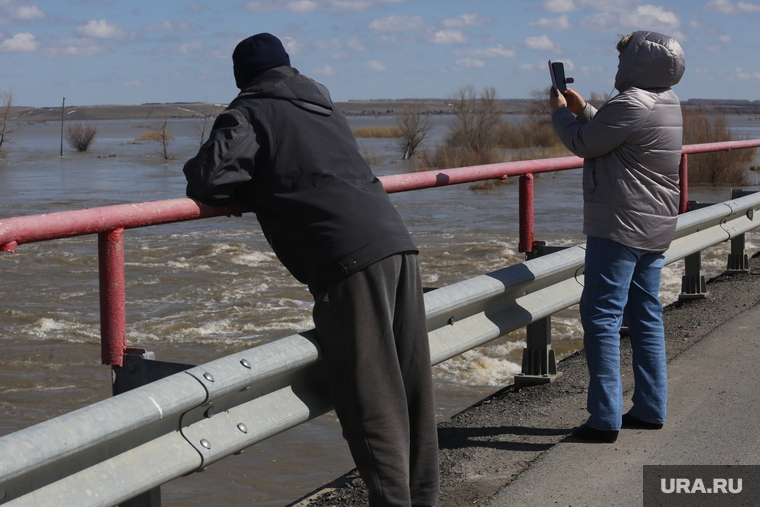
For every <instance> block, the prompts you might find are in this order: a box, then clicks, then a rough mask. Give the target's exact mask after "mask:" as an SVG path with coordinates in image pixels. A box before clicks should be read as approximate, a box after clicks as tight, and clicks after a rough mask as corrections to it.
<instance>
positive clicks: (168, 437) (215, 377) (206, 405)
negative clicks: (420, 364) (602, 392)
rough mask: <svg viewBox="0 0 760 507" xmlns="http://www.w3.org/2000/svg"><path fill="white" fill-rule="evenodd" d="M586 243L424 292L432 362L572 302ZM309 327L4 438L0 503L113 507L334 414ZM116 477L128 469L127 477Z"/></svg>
mask: <svg viewBox="0 0 760 507" xmlns="http://www.w3.org/2000/svg"><path fill="white" fill-rule="evenodd" d="M758 208H760V193H757V194H752V195H748V196H746V197H741V198H738V199H735V200H731V201H727V202H724V203H720V204H715V205H712V206H709V207H706V208H702V209H699V210H696V211H692V212H689V213H686V214H684V215H681V216H680V217H679V219H678V228H677V232H676V239H675V240H674V241H673V243H672V245H671V247H670V249H669V250H668V251H667V252H666V262H667V263H671V262H674V261H677V260H679V259H682V258H684V257H687V256H689V255H692V254H694V253H696V252H699V251H701V250H702V249H704V248H707V247H709V246H712V245H714V244H716V243H720V242H723V241H727V240H730V239H733V238H735V237H737V236H739V235H741V234H744V233H745V232H748V231H750V230H753V229H755V228H756V227H758V226H760V221H756V220H754V214H755V210H757V209H758ZM583 250H584V248H583V245H580V246H575V247H572V248H569V249H567V250H563V251H561V252H556V253H553V254H549V255H545V256H542V257H539V258H536V259H531V260H528V261H525V262H523V263H521V264H517V265H514V266H509V267H506V268H504V269H501V270H498V271H495V272H493V273H489V274H487V275H481V276H478V277H475V278H472V279H469V280H465V281H462V282H459V283H457V284H454V285H451V286H447V287H443V288H441V289H437V290H435V291H432V292H429V293H427V294H425V306H426V311H427V319H428V326H429V337H430V344H431V361H432V363H433V364H437V363H440V362H442V361H445V360H447V359H450V358H452V357H455V356H456V355H458V354H460V353H462V352H464V351H466V350H469V349H472V348H474V347H477V346H479V345H482V344H485V343H487V342H489V341H491V340H493V339H495V338H497V337H499V336H502V335H503V334H505V333H508V332H510V331H513V330H516V329H519V328H521V327H525V326H526V325H527V324H530V323H531V322H534V321H536V320H538V319H541V318H543V317H546V316H549V315H551V314H553V313H555V312H557V311H559V310H562V309H564V308H567V307H569V306H572V305H574V304H576V303H577V302H578V301H579V299H580V294H581V290H582V283H583V281H582V271H583V258H584V251H583ZM321 367H322V362H321V361H320V350H319V346H318V343H317V341H316V338H315V334H314V331H313V330H312V331H309V332H306V333H302V334H299V335H293V336H290V337H287V338H283V339H281V340H277V341H275V342H272V343H269V344H265V345H261V346H258V347H255V348H252V349H249V350H247V351H243V352H240V353H236V354H233V355H231V356H227V357H225V358H222V359H218V360H216V361H212V362H210V363H206V364H204V365H201V366H197V367H194V368H191V369H189V370H186V371H184V372H182V373H177V374H175V375H172V376H169V377H166V378H164V379H161V380H157V381H155V382H153V383H151V384H148V385H145V386H143V387H139V388H136V389H133V390H131V391H129V392H126V393H124V394H121V395H118V396H115V397H113V398H110V399H107V400H104V401H101V402H98V403H95V404H93V405H91V406H89V407H85V408H82V409H79V410H76V411H74V412H71V413H69V414H65V415H63V416H60V417H57V418H55V419H51V420H49V421H46V422H43V423H40V424H38V425H36V426H32V427H30V428H27V429H24V430H21V431H18V432H16V433H13V434H11V435H7V436H4V437H1V438H0V457H1V459H0V505H3V507H5V506H13V507H27V506H29V507H32V506H34V507H45V506H50V507H53V506H55V507H59V506H61V505H77V506H82V507H88V506H92V507H94V506H111V505H116V504H118V503H120V502H123V501H125V500H127V499H129V498H131V497H133V496H135V495H137V494H139V493H141V492H145V491H149V490H151V489H152V488H154V487H156V486H159V485H160V484H163V483H165V482H168V481H169V480H171V479H173V478H177V477H180V476H183V475H186V474H189V473H192V472H194V471H199V470H202V469H203V468H205V467H206V466H208V465H209V464H211V463H213V462H215V461H217V460H219V459H221V458H223V457H225V456H227V455H230V454H234V453H236V452H238V451H240V450H242V449H244V448H245V447H248V446H250V445H252V444H254V443H256V442H259V441H261V440H263V439H265V438H267V437H269V436H272V435H274V434H277V433H279V432H281V431H284V430H286V429H289V428H292V427H294V426H296V425H298V424H300V423H302V422H305V421H307V420H309V419H312V418H314V417H317V416H318V415H320V414H323V413H325V412H326V411H328V410H329V409H330V403H329V399H328V396H327V394H326V389H325V388H324V387H323V386H324V382H323V374H322V371H321ZM124 470H129V473H128V474H125V473H124Z"/></svg>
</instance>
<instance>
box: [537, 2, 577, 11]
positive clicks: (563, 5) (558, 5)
mask: <svg viewBox="0 0 760 507" xmlns="http://www.w3.org/2000/svg"><path fill="white" fill-rule="evenodd" d="M544 9H546V10H547V11H549V12H571V11H577V10H578V9H579V8H578V6H576V5H575V2H574V1H573V0H544Z"/></svg>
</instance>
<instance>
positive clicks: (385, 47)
mask: <svg viewBox="0 0 760 507" xmlns="http://www.w3.org/2000/svg"><path fill="white" fill-rule="evenodd" d="M634 30H653V31H658V32H662V33H665V34H668V35H673V36H674V37H676V38H677V39H678V40H679V41H680V42H681V45H682V46H683V48H684V50H685V52H686V67H687V70H686V74H685V76H684V78H683V80H682V81H681V84H679V85H678V86H677V87H676V92H677V93H678V95H679V97H681V99H689V98H724V99H749V100H756V99H760V93H758V90H760V57H759V54H760V51H758V50H759V49H760V36H759V35H758V31H760V1H754V2H752V1H734V0H709V1H708V0H663V1H660V0H652V3H647V1H646V0H643V1H638V0H544V1H528V0H510V1H469V0H435V1H432V0H428V1H422V0H251V1H241V0H238V1H226V0H215V1H213V2H212V1H197V2H192V1H186V2H183V1H177V0H154V1H152V2H147V1H144V0H129V1H126V0H122V1H116V0H37V1H35V0H28V1H27V0H0V90H7V89H8V88H11V89H13V91H14V92H15V96H16V104H18V105H26V106H36V107H41V106H54V105H60V103H61V99H62V98H63V97H66V104H67V105H69V104H70V105H97V104H141V103H145V102H193V101H207V102H229V101H230V100H231V99H232V98H233V97H234V95H235V94H236V93H237V89H236V88H235V86H234V79H233V75H232V63H231V54H232V50H233V49H234V47H235V45H236V44H237V43H238V42H239V41H240V40H242V39H244V38H245V37H247V36H249V35H252V34H255V33H259V32H270V33H272V34H274V35H276V36H278V37H280V38H281V40H282V41H283V43H284V44H285V46H286V49H287V50H288V52H289V53H290V56H291V63H292V65H293V66H294V67H296V68H297V69H299V71H301V72H302V73H303V74H306V75H308V76H310V77H313V78H314V79H316V80H317V81H320V82H321V83H323V84H325V85H326V86H327V87H328V88H329V89H330V90H331V93H332V96H333V100H335V101H345V100H349V99H382V98H391V99H398V98H425V97H433V98H445V97H449V96H451V95H452V94H453V93H454V92H456V91H457V90H458V89H459V88H461V87H463V86H467V85H474V86H475V87H476V88H477V89H482V88H483V87H486V86H493V87H495V88H496V90H497V92H498V94H499V97H501V98H528V97H530V94H531V92H532V91H533V90H536V89H539V88H542V87H545V86H547V84H548V82H549V77H548V72H547V65H546V62H547V60H549V59H553V60H559V61H564V62H565V66H566V69H567V74H568V75H569V76H572V77H574V78H575V80H576V84H575V85H574V88H575V89H576V90H578V91H579V92H581V93H582V94H585V95H588V94H589V93H590V92H592V91H593V92H597V93H608V92H611V91H612V85H613V77H614V74H615V71H616V66H617V58H616V53H615V50H614V45H615V42H616V41H617V35H618V34H623V33H629V32H632V31H634Z"/></svg>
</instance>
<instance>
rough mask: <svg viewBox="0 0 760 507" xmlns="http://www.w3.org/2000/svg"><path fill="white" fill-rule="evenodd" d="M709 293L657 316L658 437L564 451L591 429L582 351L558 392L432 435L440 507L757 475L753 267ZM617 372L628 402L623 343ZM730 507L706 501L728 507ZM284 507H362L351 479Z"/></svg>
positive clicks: (461, 420) (634, 497) (711, 285)
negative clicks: (730, 468) (663, 358)
mask: <svg viewBox="0 0 760 507" xmlns="http://www.w3.org/2000/svg"><path fill="white" fill-rule="evenodd" d="M707 290H708V295H707V297H706V298H705V299H697V300H689V301H684V302H677V303H674V304H672V305H669V306H668V307H667V308H665V313H664V317H663V320H664V322H665V333H666V337H665V339H666V346H667V354H668V361H669V366H668V372H669V380H670V393H669V402H668V410H669V415H668V421H667V423H666V424H665V426H664V427H663V429H661V430H655V431H652V430H623V431H622V432H621V433H620V435H619V437H618V440H617V442H615V443H614V444H590V443H582V442H578V441H575V440H573V439H571V438H570V437H569V435H570V431H571V430H572V428H573V427H575V426H578V425H580V424H583V423H584V422H585V420H586V418H587V417H588V413H587V412H586V410H585V401H586V386H587V382H588V373H587V370H586V361H585V356H584V354H583V351H580V352H578V353H575V354H573V355H571V356H570V357H568V358H565V359H564V360H563V361H561V362H560V364H559V365H558V369H559V371H560V372H562V373H563V375H562V377H561V379H560V380H558V381H557V382H554V383H551V384H545V385H541V386H534V387H527V388H523V389H516V388H515V387H514V386H507V387H505V388H504V389H502V390H501V391H499V392H497V393H495V394H494V395H493V396H491V397H489V398H487V399H485V400H483V401H481V402H480V403H478V404H476V405H474V406H473V407H470V408H469V409H467V410H465V411H463V412H461V413H460V414H457V415H456V416H454V417H452V418H451V420H450V421H445V422H442V423H440V424H439V425H438V434H439V441H440V463H441V498H440V501H439V503H438V507H461V506H483V507H495V506H499V507H501V506H517V507H522V506H531V507H555V506H559V507H562V506H565V507H568V506H572V507H581V506H589V507H597V506H599V507H610V506H625V507H630V506H641V505H642V503H643V492H642V491H643V488H642V476H643V473H642V472H643V466H644V465H760V446H759V445H758V441H760V417H759V416H760V376H758V375H757V373H756V370H757V366H756V363H757V361H756V357H757V356H758V351H759V350H760V305H758V303H759V302H760V258H752V259H750V271H749V272H746V273H739V274H723V275H721V276H719V277H716V278H715V279H713V280H710V281H708V284H707ZM621 364H622V368H623V387H624V389H625V390H626V398H627V399H629V398H630V390H631V389H632V387H633V384H632V381H633V378H632V377H633V375H632V370H631V367H630V344H629V342H628V340H627V339H625V338H624V339H623V340H622V341H621ZM628 403H630V401H628ZM747 490H748V489H747ZM747 490H745V492H746V491H747ZM695 498H696V499H697V500H699V501H701V502H702V503H698V504H697V503H693V504H691V505H706V504H705V503H704V500H705V498H706V497H701V496H700V497H694V496H690V497H688V499H689V500H693V499H695ZM727 498H728V497H725V496H723V495H710V498H709V499H708V500H711V501H716V502H718V503H716V504H715V505H723V506H728V505H733V504H729V503H727V500H726V499H727ZM756 498H760V494H758V495H757V497H754V498H752V499H751V501H750V503H747V504H746V505H757V504H758V501H757V500H756ZM735 499H736V497H731V500H735ZM292 505H293V506H294V507H307V506H308V507H328V506H335V507H347V506H351V507H360V506H365V505H367V501H366V491H365V489H364V486H363V484H362V482H361V479H359V478H358V477H357V475H356V471H352V472H350V473H348V474H346V475H345V476H343V477H341V478H339V479H337V480H336V481H335V482H334V483H332V484H329V485H327V486H325V487H324V488H321V489H320V490H319V491H316V492H314V493H313V494H311V495H309V496H307V497H306V498H303V499H301V500H299V501H298V502H296V503H294V504H292ZM663 505H669V506H674V505H679V504H677V503H674V501H672V500H669V502H668V503H666V504H663ZM683 505H690V504H688V503H686V504H683ZM646 507H650V505H647V506H646ZM652 507H653V506H652Z"/></svg>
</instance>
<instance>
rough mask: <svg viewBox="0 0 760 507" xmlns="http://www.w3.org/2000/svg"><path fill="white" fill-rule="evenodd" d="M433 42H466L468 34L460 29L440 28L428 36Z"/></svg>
mask: <svg viewBox="0 0 760 507" xmlns="http://www.w3.org/2000/svg"><path fill="white" fill-rule="evenodd" d="M428 41H429V42H432V43H433V44H466V43H467V42H468V39H467V36H466V35H465V34H463V33H462V32H461V31H459V30H439V31H437V32H435V33H434V34H432V35H431V36H430V37H429V38H428Z"/></svg>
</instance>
